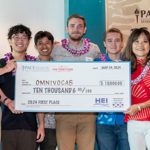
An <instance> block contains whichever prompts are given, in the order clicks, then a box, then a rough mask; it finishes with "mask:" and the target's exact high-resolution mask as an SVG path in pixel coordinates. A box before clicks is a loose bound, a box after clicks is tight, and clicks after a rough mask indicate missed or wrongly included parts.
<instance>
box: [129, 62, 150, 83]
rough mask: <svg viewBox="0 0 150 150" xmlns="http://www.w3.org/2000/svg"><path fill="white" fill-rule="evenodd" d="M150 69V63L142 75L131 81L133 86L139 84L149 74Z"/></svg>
mask: <svg viewBox="0 0 150 150" xmlns="http://www.w3.org/2000/svg"><path fill="white" fill-rule="evenodd" d="M149 69H150V61H149V62H147V64H146V66H145V67H144V69H143V71H142V73H141V74H140V75H139V76H138V77H137V78H136V79H134V80H132V81H131V84H132V85H133V84H137V83H139V82H140V81H141V80H142V79H143V78H144V77H145V76H146V74H147V72H148V71H149Z"/></svg>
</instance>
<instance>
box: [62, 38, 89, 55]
mask: <svg viewBox="0 0 150 150" xmlns="http://www.w3.org/2000/svg"><path fill="white" fill-rule="evenodd" d="M61 42H62V47H63V48H65V49H66V50H67V51H68V52H69V53H71V54H72V55H74V56H81V55H84V54H85V53H87V52H88V51H89V49H90V40H89V39H88V38H85V39H83V44H84V45H83V49H82V50H77V49H73V48H69V40H67V39H63V40H61Z"/></svg>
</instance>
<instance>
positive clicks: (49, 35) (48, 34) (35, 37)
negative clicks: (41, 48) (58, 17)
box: [34, 31, 54, 45]
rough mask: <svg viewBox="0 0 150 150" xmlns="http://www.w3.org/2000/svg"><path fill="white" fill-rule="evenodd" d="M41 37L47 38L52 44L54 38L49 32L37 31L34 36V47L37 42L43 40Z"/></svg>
mask: <svg viewBox="0 0 150 150" xmlns="http://www.w3.org/2000/svg"><path fill="white" fill-rule="evenodd" d="M43 37H47V38H48V39H49V40H50V41H51V42H52V44H53V43H54V36H53V35H52V34H51V33H50V32H48V31H39V32H37V33H36V34H35V36H34V43H35V45H37V42H38V40H39V39H41V38H43Z"/></svg>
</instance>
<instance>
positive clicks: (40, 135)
mask: <svg viewBox="0 0 150 150" xmlns="http://www.w3.org/2000/svg"><path fill="white" fill-rule="evenodd" d="M37 117H38V130H37V137H36V138H37V142H42V141H43V140H44V137H45V130H44V128H45V126H44V117H45V115H44V113H42V112H40V113H37Z"/></svg>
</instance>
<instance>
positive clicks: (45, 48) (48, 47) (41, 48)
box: [35, 37, 53, 56]
mask: <svg viewBox="0 0 150 150" xmlns="http://www.w3.org/2000/svg"><path fill="white" fill-rule="evenodd" d="M35 47H36V49H37V50H38V53H39V55H41V56H50V54H51V52H52V48H53V43H52V41H51V40H49V39H48V38H47V37H42V38H40V39H38V41H37V44H36V45H35Z"/></svg>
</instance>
